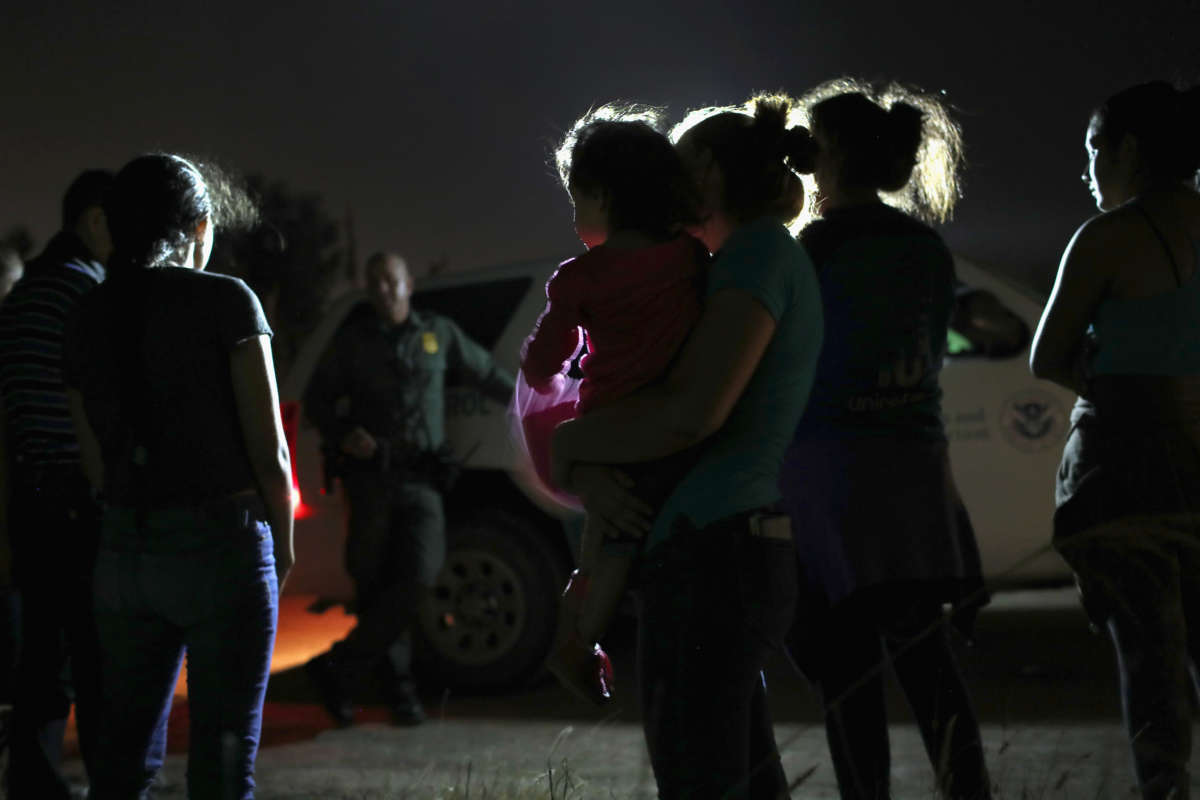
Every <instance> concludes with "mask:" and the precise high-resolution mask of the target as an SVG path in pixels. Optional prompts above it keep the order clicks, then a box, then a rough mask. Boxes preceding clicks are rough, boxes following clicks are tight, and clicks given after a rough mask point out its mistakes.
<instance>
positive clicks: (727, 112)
mask: <svg viewBox="0 0 1200 800" xmlns="http://www.w3.org/2000/svg"><path fill="white" fill-rule="evenodd" d="M791 110H792V101H791V99H790V98H787V97H784V96H782V95H758V96H756V97H754V98H752V99H751V100H750V101H749V103H747V104H746V105H745V106H743V107H724V108H710V109H700V110H698V111H693V112H691V113H690V114H688V116H687V117H686V118H685V119H684V121H683V122H681V123H680V124H679V125H677V126H676V127H675V130H674V131H673V132H672V138H673V139H675V141H676V143H677V145H678V146H679V147H681V148H697V149H701V150H707V151H709V152H710V153H711V154H712V158H713V161H714V162H715V163H716V164H717V165H718V166H719V167H720V168H721V174H722V176H723V177H724V197H723V198H722V210H723V211H724V212H725V213H727V214H729V216H730V217H732V218H733V219H735V220H737V221H739V222H748V221H750V220H753V219H757V218H758V217H762V216H771V217H775V218H777V219H779V220H780V221H782V222H783V223H784V224H788V223H790V222H792V221H793V220H795V219H796V217H798V216H799V215H800V211H801V210H802V209H803V207H804V184H803V183H801V181H800V177H799V176H800V175H801V174H808V173H811V172H812V171H813V166H814V163H813V159H814V156H815V154H816V145H815V143H814V142H813V139H812V136H811V135H810V134H809V132H808V129H807V128H805V127H803V126H800V125H790V115H791Z"/></svg>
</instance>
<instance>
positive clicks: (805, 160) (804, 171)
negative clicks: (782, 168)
mask: <svg viewBox="0 0 1200 800" xmlns="http://www.w3.org/2000/svg"><path fill="white" fill-rule="evenodd" d="M783 146H784V155H785V156H787V162H788V166H790V167H791V168H792V169H793V170H794V171H796V172H798V173H799V174H801V175H811V174H812V173H813V172H815V171H816V169H817V140H816V139H814V138H813V135H812V132H811V131H809V129H808V128H805V127H804V126H803V125H797V126H796V127H794V128H788V130H787V132H786V133H784V136H783Z"/></svg>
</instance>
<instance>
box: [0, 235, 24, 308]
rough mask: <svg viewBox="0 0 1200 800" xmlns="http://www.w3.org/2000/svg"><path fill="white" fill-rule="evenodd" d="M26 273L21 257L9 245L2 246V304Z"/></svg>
mask: <svg viewBox="0 0 1200 800" xmlns="http://www.w3.org/2000/svg"><path fill="white" fill-rule="evenodd" d="M24 273H25V264H24V262H22V261H21V255H20V254H19V253H18V252H17V251H16V250H14V249H13V248H11V247H9V246H8V245H6V244H0V302H4V298H6V297H8V293H9V292H11V291H12V289H13V286H15V285H16V283H17V281H19V280H21V276H22V275H23V274H24Z"/></svg>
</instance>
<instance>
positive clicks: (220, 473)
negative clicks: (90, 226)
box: [64, 154, 292, 800]
mask: <svg viewBox="0 0 1200 800" xmlns="http://www.w3.org/2000/svg"><path fill="white" fill-rule="evenodd" d="M221 188H222V187H220V186H216V185H210V184H208V183H206V181H205V179H204V178H203V177H202V176H201V174H200V171H199V170H198V169H197V167H196V165H194V164H193V163H191V162H190V161H188V160H186V159H183V158H180V157H178V156H173V155H163V154H156V155H148V156H142V157H140V158H137V159H134V160H133V161H132V162H130V163H129V164H127V165H126V166H125V168H124V169H122V170H121V172H120V173H119V174H118V175H117V177H116V181H115V183H114V186H113V188H112V190H111V192H110V194H109V197H108V199H107V200H106V202H105V213H106V215H107V217H108V223H109V229H110V231H111V234H112V240H113V247H114V251H113V255H112V258H111V260H110V262H109V278H108V280H107V281H106V282H105V283H104V284H102V285H101V286H100V287H98V288H97V289H95V290H94V291H93V292H91V293H90V294H89V295H88V296H87V297H85V298H84V300H83V302H82V304H81V305H80V309H79V313H78V316H77V318H76V320H75V325H74V329H73V330H72V331H71V333H70V334H69V336H68V340H67V347H66V352H65V359H64V361H65V364H64V367H65V368H64V374H65V376H66V380H67V384H68V386H69V387H70V391H69V399H70V402H71V411H72V416H73V418H74V421H75V426H76V430H77V432H78V434H79V441H80V451H81V454H82V457H83V463H84V468H85V471H86V472H87V474H88V478H89V480H90V481H91V483H92V485H93V486H94V487H95V489H96V491H97V492H98V493H99V494H100V496H101V498H102V500H103V503H104V506H105V510H104V517H103V523H102V531H101V541H100V553H99V556H98V559H97V564H96V580H95V598H94V599H95V611H96V623H97V629H98V632H99V636H100V645H101V650H102V659H101V669H102V675H101V679H102V683H103V700H102V703H101V719H100V735H99V741H100V743H101V744H100V753H99V756H98V758H97V759H96V762H97V764H99V765H100V767H99V769H98V771H97V774H96V775H93V776H91V777H92V786H91V791H90V794H89V797H94V798H96V800H133V798H138V797H141V796H142V793H143V792H144V791H145V790H146V789H147V787H148V786H149V785H150V783H151V782H152V781H153V779H154V775H153V774H152V773H151V772H149V771H148V770H147V769H146V767H145V765H146V754H147V751H148V749H149V748H150V746H151V740H152V738H153V737H154V731H155V728H156V725H157V722H158V720H159V719H160V717H161V716H162V715H163V714H165V712H166V709H167V708H168V707H169V705H170V701H171V696H172V693H173V691H174V688H175V681H176V676H177V674H178V672H179V667H180V663H181V660H182V658H183V654H184V651H185V649H186V652H187V655H188V694H189V699H190V703H189V708H190V715H189V716H190V724H191V733H190V737H189V738H190V754H189V759H188V778H187V782H188V796H189V797H192V798H230V797H236V798H249V797H252V796H253V793H254V778H253V774H254V759H255V755H256V752H257V747H258V737H259V731H260V729H261V722H262V703H263V697H264V695H265V692H266V685H267V676H268V673H269V667H270V661H271V650H272V647H273V645H274V638H275V625H276V617H277V610H278V595H279V587H280V585H281V584H282V583H283V580H284V578H285V577H286V575H287V572H288V570H289V569H290V567H291V564H292V499H291V477H290V475H291V473H290V462H289V456H288V450H287V445H286V443H285V441H284V437H283V427H282V423H281V421H280V415H279V401H278V396H277V392H276V387H275V376H274V367H273V365H272V360H271V350H270V335H271V330H270V328H269V327H268V326H267V322H266V319H265V318H264V316H263V312H262V308H261V306H260V305H259V302H258V298H257V297H256V296H255V295H254V293H253V292H252V291H250V289H249V288H248V287H247V286H246V285H245V284H244V283H242V282H241V281H240V280H237V279H236V278H230V277H226V276H222V275H211V274H208V273H205V272H203V270H204V267H205V265H206V264H207V262H208V257H209V254H210V253H211V250H212V242H213V234H214V231H215V228H216V225H217V224H218V222H219V220H218V216H219V214H220V213H221V211H222V209H223V208H224V204H223V203H221V202H220V201H221V199H222V195H221V194H220V190H221Z"/></svg>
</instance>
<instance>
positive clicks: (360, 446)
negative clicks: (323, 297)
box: [304, 253, 513, 725]
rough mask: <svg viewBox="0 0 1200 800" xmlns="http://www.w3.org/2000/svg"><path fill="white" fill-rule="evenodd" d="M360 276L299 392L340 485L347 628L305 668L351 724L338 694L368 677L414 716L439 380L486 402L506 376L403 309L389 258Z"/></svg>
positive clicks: (429, 567) (441, 552)
mask: <svg viewBox="0 0 1200 800" xmlns="http://www.w3.org/2000/svg"><path fill="white" fill-rule="evenodd" d="M366 277H367V297H368V299H369V301H370V308H362V309H361V310H360V311H358V312H356V313H354V314H353V315H352V316H351V317H350V319H348V320H347V321H346V323H345V324H344V325H343V326H342V328H341V330H339V331H338V333H337V335H336V336H335V337H334V339H333V342H332V343H331V344H330V346H329V349H328V351H327V352H326V353H325V355H324V357H323V358H322V360H321V363H320V365H318V368H317V371H316V374H315V375H314V376H313V379H312V382H311V383H310V384H309V386H308V391H307V392H306V394H305V396H304V407H305V410H306V411H307V413H308V415H309V417H310V418H311V419H312V420H313V422H315V423H316V425H317V427H318V428H319V429H320V431H321V437H322V439H323V440H324V443H325V448H326V451H327V453H329V455H330V462H329V463H328V464H327V467H328V468H331V469H332V470H333V471H334V472H336V473H337V474H339V475H340V476H341V480H342V486H343V487H344V488H345V490H346V500H347V503H348V505H349V511H350V518H349V523H348V525H349V529H348V531H347V536H346V569H347V571H348V572H349V573H350V577H351V579H352V580H353V581H354V592H355V608H356V614H357V615H358V624H357V625H356V626H355V627H354V629H353V630H352V631H350V633H349V634H348V635H347V636H346V638H345V639H343V640H342V641H340V642H338V643H337V644H335V645H334V646H333V647H332V648H331V649H330V650H329V651H328V652H327V653H323V654H321V655H319V656H317V657H315V658H313V659H312V660H310V661H309V662H308V665H307V667H306V670H307V672H308V673H309V675H310V676H311V677H312V679H313V680H314V682H315V683H316V684H317V687H318V689H319V690H320V692H321V696H322V700H323V701H324V703H325V707H326V708H327V709H328V710H329V713H330V714H331V715H332V716H333V718H334V720H335V721H336V722H337V723H338V724H339V725H349V724H351V723H352V722H353V720H354V707H353V705H352V697H351V692H350V687H351V686H353V685H354V683H355V682H357V681H361V680H362V679H363V678H364V677H366V676H367V674H368V673H369V672H370V671H372V670H377V671H378V675H379V676H380V677H381V678H382V680H383V688H384V691H385V692H386V693H387V696H388V703H389V705H390V706H391V711H392V717H393V720H394V721H395V722H396V723H397V724H399V725H415V724H418V723H420V722H421V721H422V720H424V718H425V712H424V710H423V708H422V707H421V703H420V700H419V698H418V696H417V690H416V685H415V683H414V681H413V677H412V626H413V623H414V622H415V619H416V612H417V609H418V604H419V602H420V599H421V597H422V595H423V593H424V592H426V591H428V589H429V587H431V586H433V583H434V581H435V579H436V578H437V575H438V572H439V571H440V570H441V568H442V563H443V562H444V560H445V557H446V523H445V512H444V510H443V508H442V492H443V490H444V489H445V488H446V487H447V486H448V480H449V478H450V472H451V470H452V468H453V465H452V463H451V462H450V460H449V458H450V456H449V452H448V450H449V448H448V445H447V444H446V430H445V427H446V426H445V389H446V381H447V376H448V375H458V376H459V377H461V378H462V379H464V380H465V381H466V382H468V383H471V384H474V385H475V386H477V387H479V389H480V390H481V391H482V393H483V394H484V395H485V396H486V397H488V398H489V399H491V400H492V401H493V402H496V403H507V402H508V400H509V398H510V397H511V396H512V390H513V380H512V378H511V377H510V376H509V375H508V374H507V373H505V372H504V371H503V370H502V369H500V368H499V367H497V366H496V364H495V362H494V361H493V360H492V355H491V353H489V352H488V351H487V350H485V349H483V348H482V347H480V346H479V345H478V344H476V343H475V342H474V341H472V340H471V339H470V338H468V337H467V335H466V334H464V333H463V332H462V330H461V329H460V328H459V327H458V325H456V324H455V323H454V322H452V321H451V320H449V319H447V318H445V317H443V316H441V315H439V314H434V313H431V312H426V311H421V310H420V309H414V308H412V307H411V304H410V297H411V295H412V286H413V281H412V275H411V274H410V273H409V271H408V266H407V265H406V264H405V262H404V259H402V258H400V256H398V255H395V254H394V253H376V254H375V255H373V256H371V258H369V259H367V265H366ZM363 312H365V313H363Z"/></svg>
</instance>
